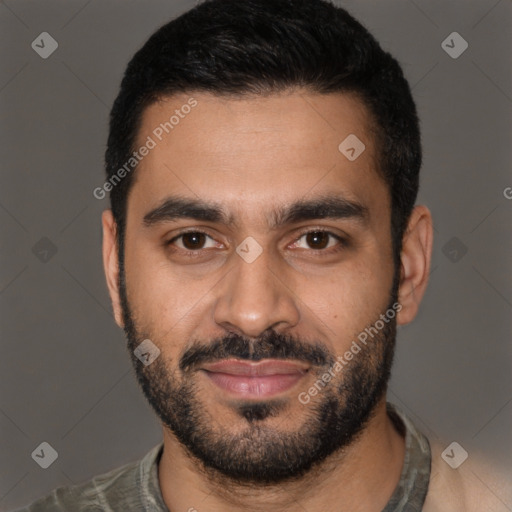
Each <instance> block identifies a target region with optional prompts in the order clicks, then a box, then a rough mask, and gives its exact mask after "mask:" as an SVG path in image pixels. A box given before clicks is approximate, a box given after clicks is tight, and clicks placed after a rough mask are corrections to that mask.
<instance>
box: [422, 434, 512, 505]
mask: <svg viewBox="0 0 512 512" xmlns="http://www.w3.org/2000/svg"><path fill="white" fill-rule="evenodd" d="M430 446H431V452H432V463H431V472H430V483H429V489H428V493H427V497H426V500H425V504H424V508H423V510H424V511H425V512H437V511H442V512H473V511H474V512H486V511H489V512H490V511H492V512H502V511H503V512H506V511H509V510H510V508H509V507H508V506H507V502H508V505H510V504H511V503H512V493H511V484H510V480H511V479H510V475H508V476H507V475H505V471H503V470H500V469H499V468H497V467H496V465H494V464H492V463H491V462H490V461H486V460H485V457H482V456H481V455H479V454H468V455H467V452H465V451H464V449H463V448H462V447H461V446H460V445H458V444H455V443H452V444H447V445H446V446H442V445H441V444H439V443H438V442H434V441H430ZM466 455H467V458H466ZM461 461H462V462H461ZM452 466H453V467H452Z"/></svg>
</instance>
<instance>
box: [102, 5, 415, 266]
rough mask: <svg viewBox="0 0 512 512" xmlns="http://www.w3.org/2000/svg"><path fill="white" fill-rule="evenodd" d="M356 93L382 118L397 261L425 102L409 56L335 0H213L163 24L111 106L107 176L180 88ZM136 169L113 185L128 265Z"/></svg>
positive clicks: (380, 146)
mask: <svg viewBox="0 0 512 512" xmlns="http://www.w3.org/2000/svg"><path fill="white" fill-rule="evenodd" d="M297 88H301V89H305V90H306V91H310V92H315V93H325V94H327V93H333V92H346V93H353V94H356V95H357V97H358V98H360V99H361V100H362V102H363V104H364V105H365V106H366V108H367V110H368V113H369V115H370V119H371V122H372V125H374V126H375V130H374V131H375V143H376V148H377V155H378V160H379V161H378V162H377V166H378V169H377V171H378V172H379V173H380V175H381V176H382V177H383V179H384V180H385V182H386V184H387V185H388V187H389V191H390V197H391V234H392V242H393V255H394V260H395V265H399V262H400V252H401V247H402V237H403V234H404V230H405V228H406V226H407V221H408V219H409V217H410V214H411V211H412V209H413V207H414V204H415V201H416V196H417V193H418V186H419V170H420V167H421V141H420V129H419V122H418V117H417V113H416V106H415V104H414V100H413V98H412V94H411V90H410V87H409V84H408V82H407V80H406V79H405V78H404V75H403V72H402V69H401V67H400V65H399V63H398V62H397V61H396V60H395V59H394V58H393V57H392V56H391V55H390V54H389V53H388V52H386V51H384V50H383V49H382V48H381V47H380V45H379V43H378V42H377V41H376V40H375V38H374V37H373V36H372V35H371V34H370V33H369V32H368V30H367V29H366V28H364V27H363V26H362V25H361V24H360V23H359V22H358V21H356V20H355V19H354V18H353V17H352V16H351V15H350V14H349V13H348V12H347V11H346V10H344V9H342V8H340V7H336V6H335V5H333V4H331V3H329V2H327V1H325V0H207V1H204V2H203V3H201V4H199V5H197V6H196V7H194V8H193V9H191V10H189V11H187V12H186V13H185V14H183V15H181V16H180V17H178V18H176V19H175V20H173V21H171V22H170V23H167V24H166V25H164V26H163V27H161V28H160V29H159V30H157V32H155V33H154V34H153V35H152V36H151V37H150V38H149V40H148V41H147V42H146V43H145V44H144V46H143V47H142V48H141V49H140V50H139V51H138V52H137V53H136V54H135V56H134V57H133V58H132V60H131V61H130V63H129V64H128V66H127V69H126V72H125V74H124V77H123V80H122V83H121V89H120V92H119V95H118V96H117V98H116V100H115V102H114V105H113V108H112V111H111V115H110V133H109V138H108V147H107V151H106V172H107V178H108V179H110V178H112V176H113V175H114V174H115V173H116V172H117V171H118V170H119V169H120V168H122V167H123V165H125V164H126V162H127V161H128V160H129V159H130V157H131V155H132V153H133V151H134V149H135V148H134V144H135V141H136V137H137V134H138V130H139V127H140V123H141V118H142V114H143V112H144V109H146V108H147V107H148V106H149V105H151V104H152V103H154V102H155V101H157V100H158V99H161V98H163V97H167V96H170V95H172V94H177V93H192V92H208V93H212V94H216V95H222V96H226V95H227V96H244V95H254V94H255V95H268V94H272V93H278V92H281V91H286V90H288V89H292V90H293V89H297ZM132 183H133V173H128V174H127V175H126V176H125V177H124V178H123V180H121V181H120V182H119V183H118V184H117V185H116V186H114V187H113V188H112V190H111V191H110V201H111V207H112V211H113V215H114V219H115V222H116V225H117V237H118V246H119V258H120V263H121V265H123V255H124V232H125V227H126V211H127V199H128V193H129V191H130V187H131V184H132Z"/></svg>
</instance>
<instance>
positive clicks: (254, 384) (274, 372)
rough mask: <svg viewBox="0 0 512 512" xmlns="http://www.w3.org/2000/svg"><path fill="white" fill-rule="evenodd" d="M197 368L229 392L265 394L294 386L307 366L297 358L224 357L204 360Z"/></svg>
mask: <svg viewBox="0 0 512 512" xmlns="http://www.w3.org/2000/svg"><path fill="white" fill-rule="evenodd" d="M201 369H202V370H203V372H204V374H205V375H206V376H207V377H208V378H209V380H210V381H211V382H213V384H215V385H216V386H217V387H218V388H220V389H222V390H223V391H225V392H228V393H229V394H231V395H235V396H238V397H241V398H268V397H271V396H274V395H277V394H279V393H283V392H285V391H287V390H289V389H291V388H292V387H293V386H295V384H297V382H299V381H300V380H301V379H302V378H303V377H304V376H305V375H306V374H307V371H308V369H309V366H308V365H307V364H305V363H301V362H298V361H282V360H273V359H267V360H264V361H258V362H253V361H241V360H237V359H228V360H224V361H219V362H216V363H209V364H205V365H203V367H202V368H201Z"/></svg>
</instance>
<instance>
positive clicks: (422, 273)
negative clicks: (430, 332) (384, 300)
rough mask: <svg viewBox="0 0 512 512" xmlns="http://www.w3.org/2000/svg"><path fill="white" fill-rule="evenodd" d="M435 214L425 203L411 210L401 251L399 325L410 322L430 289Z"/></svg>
mask: <svg viewBox="0 0 512 512" xmlns="http://www.w3.org/2000/svg"><path fill="white" fill-rule="evenodd" d="M432 243H433V226H432V215H431V213H430V210H429V209H428V208H427V207H426V206H416V207H415V208H414V210H413V211H412V213H411V216H410V218H409V222H408V224H407V229H406V231H405V234H404V237H403V240H402V252H401V254H400V259H401V268H400V287H399V291H398V302H399V303H400V304H401V306H402V309H401V310H400V311H399V313H398V315H397V322H398V325H404V324H408V323H409V322H411V321H412V320H413V319H414V317H415V316H416V314H417V313H418V309H419V305H420V302H421V299H422V298H423V295H424V293H425V290H426V289H427V283H428V277H429V273H430V261H431V257H432Z"/></svg>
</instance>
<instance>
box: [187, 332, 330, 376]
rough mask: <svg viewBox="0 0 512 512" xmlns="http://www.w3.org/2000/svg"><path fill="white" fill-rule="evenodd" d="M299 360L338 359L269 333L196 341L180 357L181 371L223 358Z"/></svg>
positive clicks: (317, 345) (318, 345)
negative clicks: (206, 342) (256, 335)
mask: <svg viewBox="0 0 512 512" xmlns="http://www.w3.org/2000/svg"><path fill="white" fill-rule="evenodd" d="M229 358H236V359H245V360H247V361H261V360H262V359H295V360H299V361H304V362H307V363H309V364H310V365H312V366H318V367H321V366H326V365H332V364H334V361H335V359H334V357H333V356H332V355H331V354H330V353H329V351H328V350H327V349H326V348H325V347H324V346H323V345H322V344H321V343H318V342H316V343H306V342H304V341H302V340H299V339H297V338H294V337H292V336H290V335H286V334H279V333H276V332H274V331H268V332H265V333H264V334H263V335H262V336H260V337H259V338H257V339H248V338H246V337H244V336H241V335H238V334H235V333H230V334H228V335H226V336H224V337H221V338H217V339H214V340H213V341H211V342H210V343H208V344H204V343H200V342H198V341H195V342H194V343H192V345H191V346H190V348H188V349H187V350H186V351H185V352H184V353H183V355H182V356H181V358H180V362H179V367H180V370H181V371H183V372H185V371H188V370H191V369H193V368H195V367H197V366H199V365H201V364H204V363H212V362H215V361H220V360H222V359H229Z"/></svg>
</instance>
